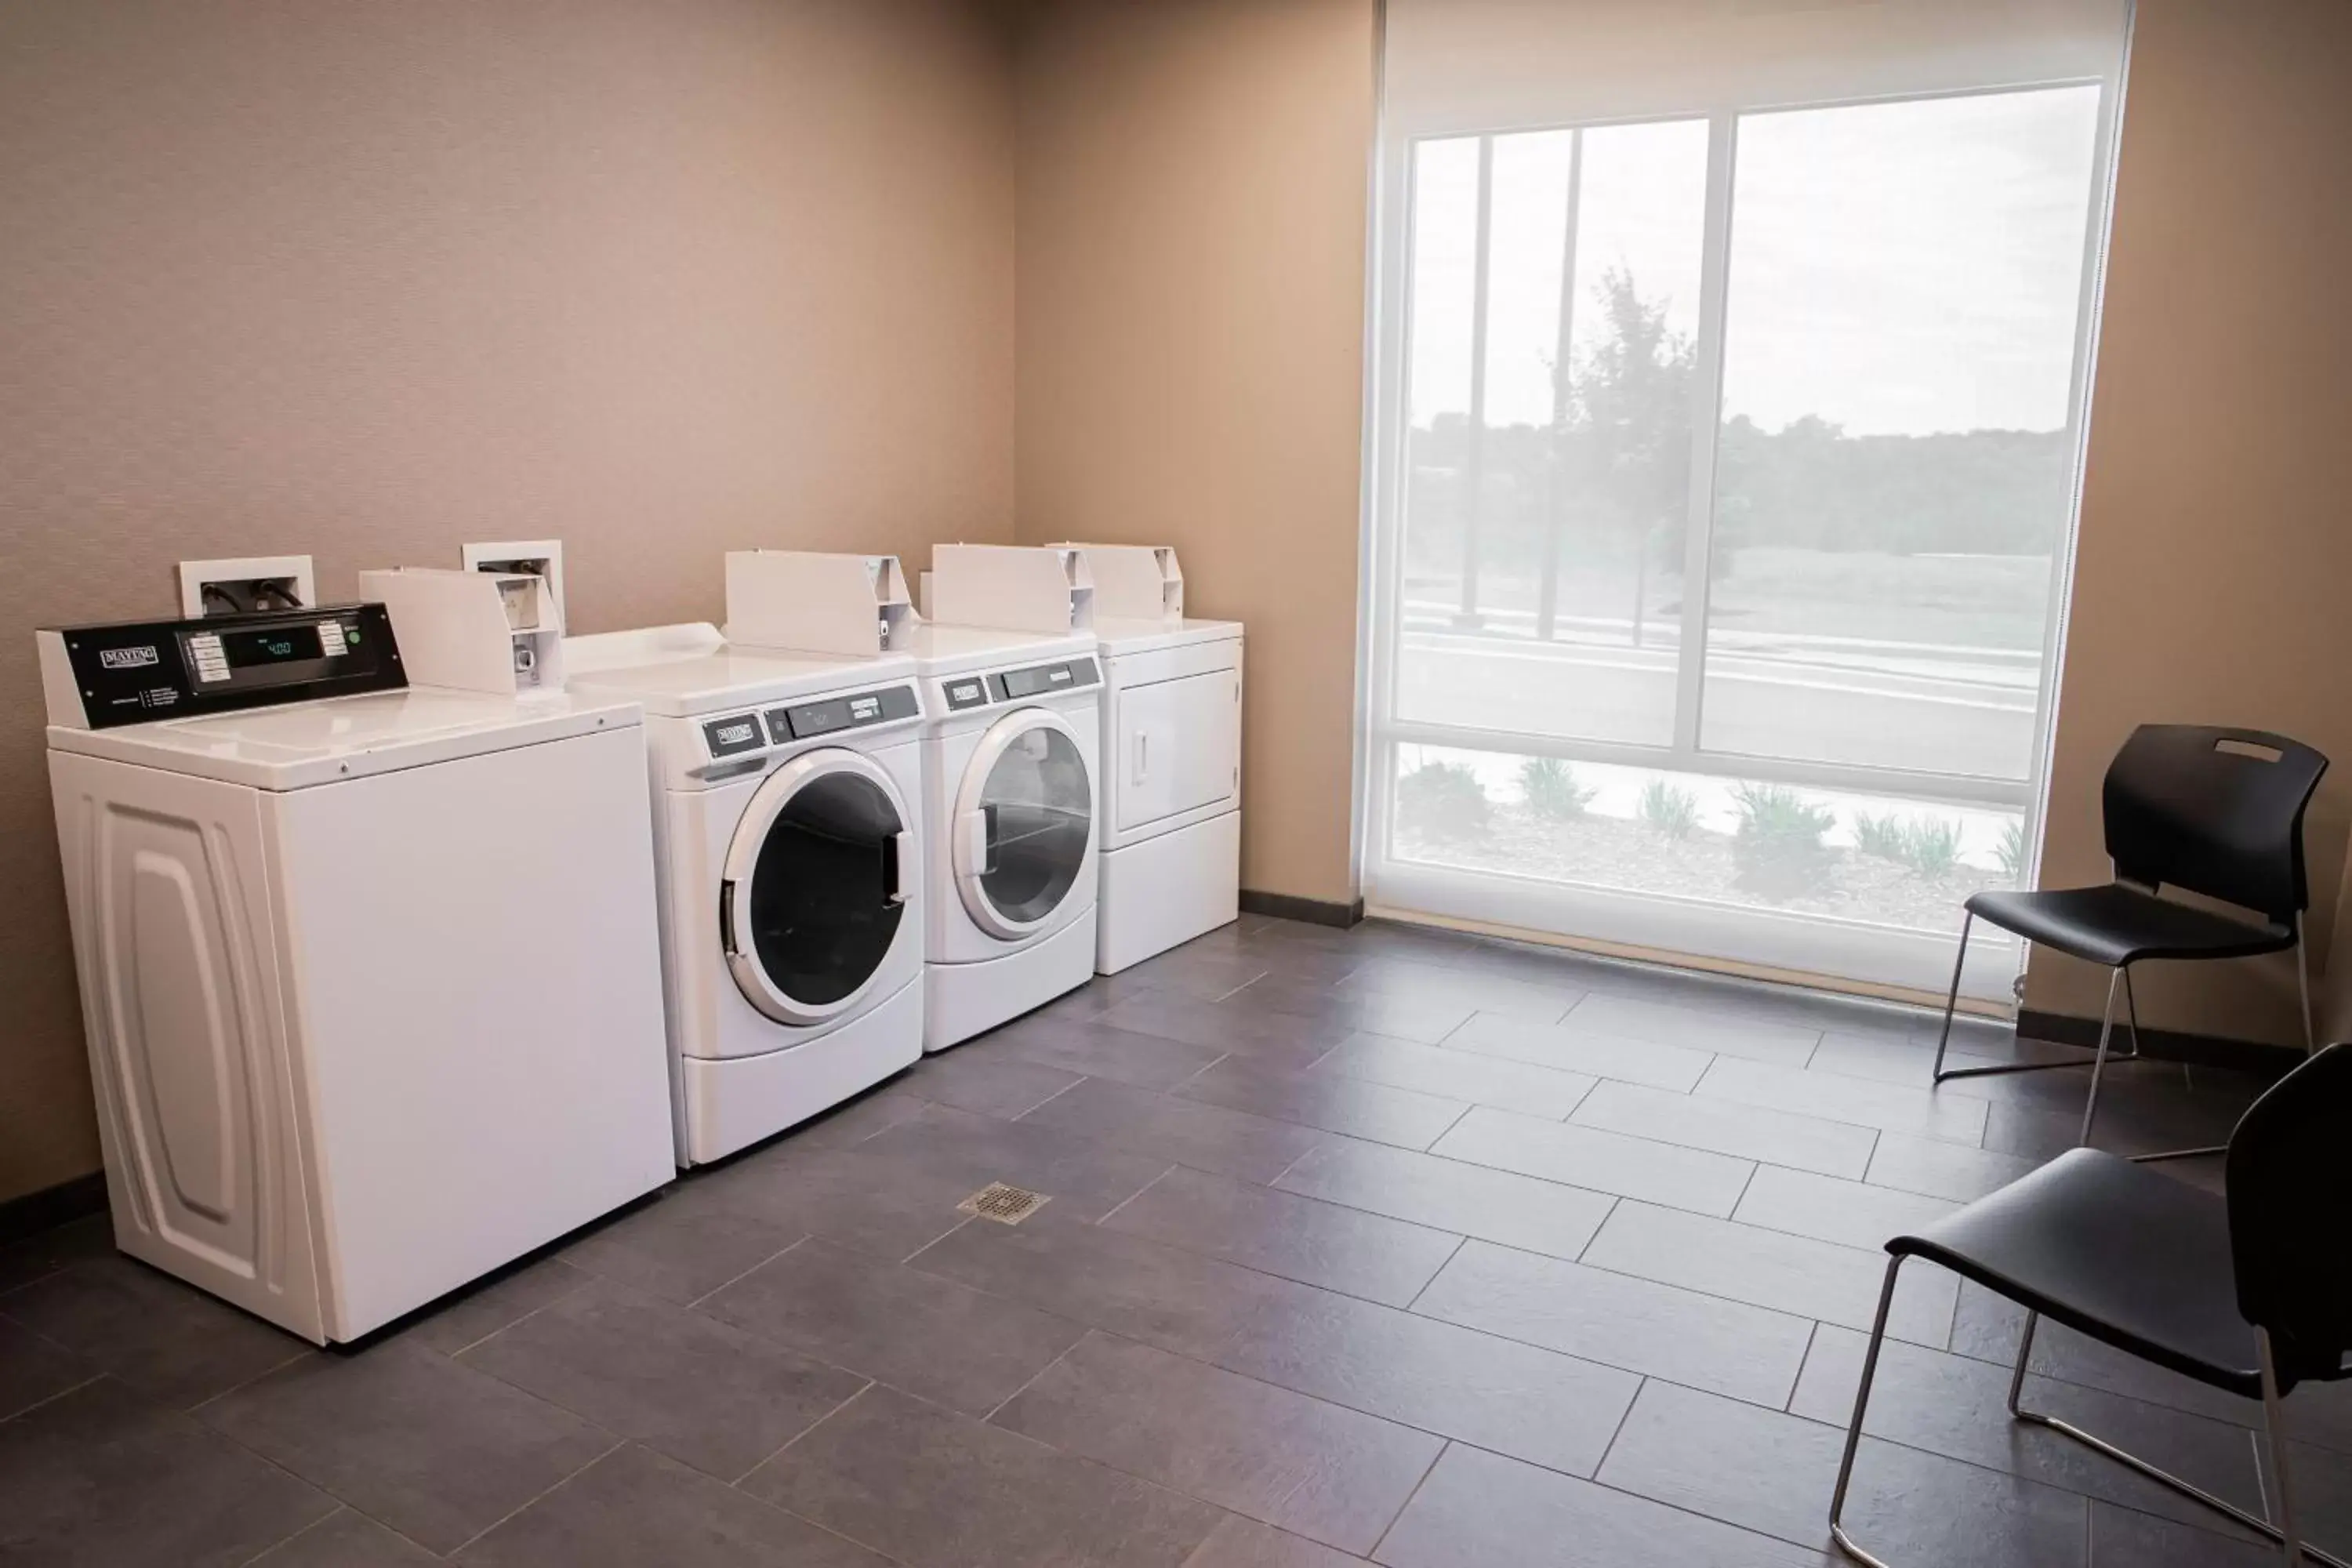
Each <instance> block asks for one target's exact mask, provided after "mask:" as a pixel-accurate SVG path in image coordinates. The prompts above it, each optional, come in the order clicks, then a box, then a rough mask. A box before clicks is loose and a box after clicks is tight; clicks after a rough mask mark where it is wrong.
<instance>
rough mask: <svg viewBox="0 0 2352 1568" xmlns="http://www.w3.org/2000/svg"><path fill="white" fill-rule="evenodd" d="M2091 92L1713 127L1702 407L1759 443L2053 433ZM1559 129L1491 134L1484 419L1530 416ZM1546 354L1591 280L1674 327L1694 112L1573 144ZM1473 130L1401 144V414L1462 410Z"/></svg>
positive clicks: (1697, 140)
mask: <svg viewBox="0 0 2352 1568" xmlns="http://www.w3.org/2000/svg"><path fill="white" fill-rule="evenodd" d="M2097 119H2098V89H2096V88H2095V87H2082V88H2062V89H2048V90H2042V91H2029V92H2011V93H1987V94H1982V95H1977V96H1971V97H1963V98H1948V99H1932V100H1919V101H1914V102H1906V103H1885V104H1868V105H1862V106H1857V107H1848V108H1839V109H1820V110H1790V111H1782V112H1777V113H1769V114H1751V115H1748V116H1745V117H1743V118H1742V119H1741V121H1740V122H1739V142H1738V165H1737V172H1736V178H1735V184H1734V192H1733V203H1732V210H1733V214H1734V216H1733V222H1732V259H1731V279H1730V290H1729V302H1728V305H1727V322H1728V332H1727V340H1726V349H1725V360H1724V409H1725V413H1726V415H1727V416H1730V415H1738V414H1746V415H1748V416H1749V417H1750V418H1752V419H1754V420H1755V421H1756V422H1757V423H1758V424H1759V425H1762V426H1765V427H1767V428H1768V429H1778V428H1780V427H1781V426H1784V425H1786V424H1788V423H1789V422H1790V420H1793V419H1796V418H1798V417H1800V416H1803V415H1806V414H1817V415H1819V416H1822V417H1823V418H1825V419H1829V420H1831V421H1833V422H1835V423H1838V424H1841V425H1843V426H1845V427H1846V428H1847V429H1848V430H1849V431H1851V432H1853V433H1854V434H1857V435H1864V434H1882V433H1892V434H1911V435H1920V434H1927V433H1928V432H1933V431H1944V430H1973V429H2025V430H2053V429H2057V428H2059V427H2060V426H2063V425H2064V423H2065V420H2066V407H2067V398H2068V395H2069V376H2070V373H2071V370H2072V366H2073V362H2074V324H2075V313H2076V307H2077V301H2078V300H2079V298H2080V293H2081V288H2082V268H2083V243H2084V224H2085V222H2086V219H2087V216H2088V211H2089V203H2090V195H2091V177H2092V163H2093V154H2094V141H2095V134H2096V129H2097ZM1571 144H1572V133H1570V132H1559V131H1552V132H1527V133H1523V134H1519V135H1512V136H1500V137H1497V138H1496V140H1495V153H1494V172H1493V182H1494V184H1493V198H1492V202H1493V206H1492V217H1491V224H1490V235H1489V252H1490V263H1489V275H1488V299H1487V359H1486V417H1487V421H1488V423H1489V424H1492V425H1511V424H1541V423H1545V422H1547V421H1549V419H1550V417H1551V412H1552V374H1551V365H1552V362H1553V361H1554V360H1556V359H1557V357H1558V353H1559V350H1558V342H1559V310H1560V272H1561V256H1562V249H1563V241H1564V240H1565V238H1566V228H1567V211H1568V188H1569V175H1570V163H1571V160H1572V157H1573V152H1572V145H1571ZM1582 154H1583V155H1582V167H1581V171H1580V199H1579V205H1578V226H1577V244H1576V279H1575V289H1574V292H1573V299H1574V314H1573V316H1572V318H1571V321H1570V331H1571V353H1573V354H1574V355H1576V356H1578V357H1581V356H1582V355H1583V354H1584V353H1586V352H1588V351H1589V349H1590V346H1591V342H1592V335H1593V331H1594V330H1595V329H1596V328H1597V326H1598V322H1597V321H1596V319H1595V318H1596V317H1597V315H1598V311H1597V310H1596V308H1595V307H1594V306H1593V302H1592V301H1593V290H1594V288H1595V286H1596V285H1597V284H1598V283H1599V281H1600V279H1601V276H1602V274H1603V272H1604V271H1605V270H1606V269H1607V268H1610V267H1612V266H1618V267H1623V268H1626V269H1628V270H1629V271H1630V272H1632V274H1633V278H1634V279H1635V282H1636V286H1637V288H1638V289H1640V291H1641V292H1642V294H1643V296H1644V297H1645V298H1650V299H1658V298H1661V297H1663V298H1664V300H1665V301H1666V304H1667V320H1668V322H1669V324H1670V325H1671V326H1673V327H1674V328H1675V330H1676V331H1682V332H1685V333H1690V332H1695V331H1696V328H1697V313H1698V292H1699V261H1700V249H1701V245H1702V233H1703V227H1704V222H1705V206H1706V122H1705V121H1673V122H1667V123H1663V124H1653V125H1636V126H1612V127H1604V128H1599V129H1595V130H1591V131H1588V132H1585V133H1584V144H1583V150H1582ZM1477 187H1478V154H1477V142H1476V140H1475V138H1465V139H1460V140H1454V141H1443V142H1423V143H1422V144H1421V145H1420V147H1419V148H1418V149H1417V160H1416V168H1415V193H1414V200H1415V204H1416V208H1415V222H1414V233H1413V237H1412V268H1413V273H1412V276H1413V283H1412V287H1413V328H1412V418H1413V422H1414V423H1415V424H1426V423H1427V422H1428V421H1429V420H1430V419H1431V418H1432V417H1433V416H1435V415H1436V414H1438V413H1441V412H1445V411H1466V410H1467V408H1468V406H1469V401H1470V379H1471V378H1470V357H1471V326H1472V300H1473V287H1472V285H1473V281H1474V274H1475V243H1476V231H1477Z"/></svg>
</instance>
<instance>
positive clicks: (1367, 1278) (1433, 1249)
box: [1104, 1169, 1461, 1306]
mask: <svg viewBox="0 0 2352 1568" xmlns="http://www.w3.org/2000/svg"><path fill="white" fill-rule="evenodd" d="M1104 1223H1105V1224H1106V1225H1107V1226H1110V1227H1111V1228H1113V1229H1117V1230H1123V1231H1127V1232H1129V1233H1130V1234H1132V1235H1136V1236H1144V1237H1151V1238H1152V1239H1153V1240H1155V1241H1164V1242H1166V1243H1168V1244H1169V1245H1171V1246H1172V1247H1184V1248H1186V1249H1188V1250H1190V1251H1192V1252H1199V1253H1205V1254H1206V1255H1208V1256H1209V1257H1211V1258H1223V1259H1225V1260H1226V1261H1227V1262H1229V1263H1238V1264H1241V1265H1243V1266H1244V1267H1246V1268H1256V1269H1261V1270H1263V1271H1264V1272H1265V1273H1268V1274H1277V1275H1280V1276H1282V1277H1283V1278H1284V1279H1296V1280H1297V1281H1299V1282H1300V1283H1302V1284H1307V1285H1319V1286H1322V1287H1323V1288H1324V1289H1330V1290H1339V1291H1343V1292H1345V1293H1347V1294H1348V1295H1350V1296H1361V1297H1364V1298H1365V1299H1366V1300H1373V1301H1385V1302H1388V1303H1390V1304H1391V1305H1392V1306H1402V1305H1404V1304H1405V1303H1406V1302H1409V1301H1411V1300H1412V1299H1413V1297H1415V1296H1416V1295H1418V1294H1420V1292H1421V1289H1422V1287H1423V1286H1425V1285H1427V1284H1428V1283H1429V1281H1430V1279H1431V1278H1432V1277H1433V1276H1434V1275H1435V1274H1436V1273H1437V1271H1438V1269H1439V1268H1441V1267H1442V1266H1443V1265H1444V1262H1445V1260H1446V1259H1447V1258H1450V1257H1452V1256H1453V1254H1454V1247H1456V1246H1457V1245H1458V1244H1459V1243H1460V1241H1461V1237H1458V1236H1451V1235H1448V1234H1447V1233H1445V1232H1444V1231H1438V1230H1431V1229H1429V1228H1427V1227H1426V1226H1417V1225H1410V1224H1407V1223H1405V1222H1404V1221H1402V1220H1393V1219H1390V1218H1387V1217H1386V1216H1385V1215H1375V1214H1367V1213H1365V1212H1364V1211H1363V1210H1361V1209H1352V1208H1344V1207H1341V1206H1340V1205H1337V1204H1327V1203H1324V1202H1323V1201H1322V1200H1320V1199H1318V1198H1309V1197H1301V1196H1299V1195H1298V1194H1295V1193H1287V1192H1277V1191H1273V1190H1271V1189H1268V1188H1265V1187H1255V1186H1250V1185H1248V1184H1244V1183H1240V1182H1234V1181H1230V1180H1227V1179H1226V1178H1223V1177H1220V1176H1213V1175H1207V1174H1203V1173H1201V1172H1198V1171H1189V1170H1181V1169H1180V1170H1175V1171H1171V1172H1170V1173H1168V1174H1167V1175H1166V1176H1164V1177H1162V1178H1161V1179H1160V1181H1158V1182H1155V1183H1153V1184H1151V1186H1150V1187H1149V1188H1147V1189H1146V1190H1145V1191H1144V1193H1143V1194H1142V1195H1141V1196H1139V1197H1138V1198H1137V1199H1136V1200H1135V1201H1134V1202H1133V1203H1131V1204H1129V1205H1127V1206H1126V1207H1125V1208H1122V1209H1120V1210H1119V1211H1118V1213H1117V1214H1115V1215H1111V1216H1110V1217H1109V1219H1108V1220H1106V1221H1105V1222H1104Z"/></svg>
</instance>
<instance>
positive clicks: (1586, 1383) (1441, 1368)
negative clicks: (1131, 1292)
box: [1217, 1292, 1642, 1476]
mask: <svg viewBox="0 0 2352 1568" xmlns="http://www.w3.org/2000/svg"><path fill="white" fill-rule="evenodd" d="M1217 1360H1218V1363H1219V1364H1221V1365H1223V1366H1226V1367H1229V1368H1231V1369H1232V1370H1234V1371H1235V1372H1240V1373H1248V1374H1249V1375H1250V1376H1252V1377H1255V1378H1259V1379H1261V1380H1263V1381H1265V1382H1267V1383H1276V1384H1281V1385H1282V1386H1283V1387H1285V1388H1290V1389H1296V1390H1297V1391H1298V1392H1299V1393H1301V1394H1313V1395H1315V1396H1316V1397H1317V1398H1318V1399H1328V1400H1329V1401H1330V1402H1332V1403H1333V1404H1335V1405H1347V1406H1349V1408H1350V1409H1354V1410H1361V1411H1365V1412H1367V1413H1369V1414H1370V1415H1383V1416H1386V1417H1387V1418H1389V1419H1390V1420H1391V1421H1401V1422H1402V1423H1404V1424H1405V1425H1406V1426H1418V1427H1420V1428H1421V1429H1422V1430H1423V1431H1424V1432H1434V1433H1436V1434H1438V1435H1439V1436H1445V1437H1458V1438H1460V1439H1461V1440H1462V1441H1464V1442H1465V1443H1474V1444H1475V1445H1477V1446H1478V1447H1482V1448H1491V1449H1494V1450H1495V1451H1496V1452H1497V1453H1503V1454H1509V1455H1511V1456H1512V1457H1514V1458H1521V1459H1527V1460H1529V1461H1531V1462H1533V1463H1535V1464H1538V1465H1545V1466H1549V1468H1553V1469H1556V1470H1566V1471H1569V1472H1570V1473H1571V1474H1574V1475H1580V1476H1589V1475H1591V1473H1592V1471H1593V1468H1594V1467H1595V1466H1597V1465H1599V1464H1600V1463H1601V1454H1602V1453H1603V1452H1604V1451H1606V1450H1607V1448H1608V1447H1609V1440H1610V1438H1611V1437H1612V1436H1613V1435H1614V1434H1615V1433H1616V1430H1617V1424H1618V1422H1619V1421H1621V1420H1622V1419H1623V1417H1624V1415H1625V1409H1626V1406H1627V1405H1630V1404H1632V1403H1633V1391H1634V1389H1635V1388H1637V1387H1638V1386H1640V1384H1641V1381H1642V1380H1641V1379H1640V1378H1639V1377H1638V1376H1636V1375H1634V1374H1633V1373H1629V1372H1623V1371H1621V1370H1619V1369H1617V1368H1615V1367H1604V1366H1601V1365H1598V1364H1596V1363H1591V1362H1582V1361H1577V1360H1575V1359H1573V1358H1571V1357H1569V1356H1563V1355H1559V1354H1558V1353H1556V1352H1551V1351H1545V1350H1538V1349H1537V1348H1535V1347H1534V1346H1532V1345H1526V1344H1521V1343H1519V1342H1517V1341H1515V1340H1505V1339H1497V1338H1496V1337H1495V1336H1494V1335H1491V1334H1482V1333H1479V1332H1477V1331H1475V1330H1471V1329H1465V1328H1460V1327H1457V1326H1455V1325H1454V1324H1451V1323H1444V1322H1440V1321H1435V1320H1433V1319H1430V1318H1424V1317H1421V1316H1418V1315H1417V1314H1414V1313H1411V1312H1402V1311H1398V1310H1395V1309H1393V1308H1390V1307H1379V1306H1374V1305H1373V1304H1372V1303H1370V1302H1369V1301H1359V1300H1355V1299H1354V1298H1353V1297H1349V1296H1336V1295H1332V1294H1329V1293H1328V1292H1325V1293H1318V1294H1317V1295H1316V1296H1315V1297H1313V1298H1312V1299H1311V1300H1306V1301H1285V1302H1277V1303H1275V1304H1272V1305H1270V1306H1268V1307H1266V1308H1265V1310H1263V1311H1261V1312H1260V1313H1259V1314H1258V1315H1257V1317H1256V1318H1255V1319H1254V1320H1253V1321H1251V1322H1250V1324H1249V1325H1248V1326H1247V1327H1246V1328H1245V1329H1244V1330H1243V1331H1242V1332H1241V1333H1240V1334H1239V1335H1237V1336H1236V1337H1235V1338H1234V1342H1233V1343H1232V1344H1230V1345H1228V1346H1227V1347H1226V1348H1225V1350H1224V1352H1223V1353H1222V1354H1221V1355H1220V1356H1219V1357H1218V1358H1217Z"/></svg>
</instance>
